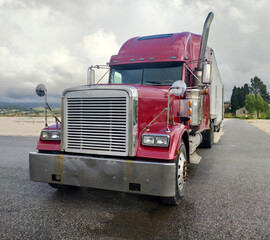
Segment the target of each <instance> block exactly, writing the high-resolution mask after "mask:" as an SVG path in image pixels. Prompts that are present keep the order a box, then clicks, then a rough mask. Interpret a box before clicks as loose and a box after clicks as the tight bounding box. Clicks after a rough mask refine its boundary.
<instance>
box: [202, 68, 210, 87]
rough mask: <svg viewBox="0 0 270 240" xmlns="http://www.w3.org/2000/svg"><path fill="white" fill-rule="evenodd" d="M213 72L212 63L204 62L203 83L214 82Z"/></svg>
mask: <svg viewBox="0 0 270 240" xmlns="http://www.w3.org/2000/svg"><path fill="white" fill-rule="evenodd" d="M211 72H212V66H211V64H210V63H204V64H203V72H202V83H203V84H211V83H212V78H211Z"/></svg>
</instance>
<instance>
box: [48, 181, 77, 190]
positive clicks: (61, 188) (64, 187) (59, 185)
mask: <svg viewBox="0 0 270 240" xmlns="http://www.w3.org/2000/svg"><path fill="white" fill-rule="evenodd" d="M48 184H49V185H50V186H51V187H52V188H55V189H58V190H65V189H71V188H76V187H74V186H70V185H63V184H55V183H48Z"/></svg>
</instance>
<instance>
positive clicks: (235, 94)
mask: <svg viewBox="0 0 270 240" xmlns="http://www.w3.org/2000/svg"><path fill="white" fill-rule="evenodd" d="M239 108H240V104H239V88H237V87H236V86H234V88H233V90H232V96H231V109H232V112H233V113H235V111H236V110H237V109H239Z"/></svg>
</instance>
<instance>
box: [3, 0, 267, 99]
mask: <svg viewBox="0 0 270 240" xmlns="http://www.w3.org/2000/svg"><path fill="white" fill-rule="evenodd" d="M269 7H270V3H269V1H266V0H262V1H255V0H249V2H248V4H247V3H246V2H244V1H234V0H229V1H223V0H215V1H213V0H205V1H200V0H194V1H189V0H174V1H166V0H159V1H154V0H149V1H145V0H138V1H124V0H114V1H109V0H100V1H98V2H94V1H87V0H81V1H79V3H78V1H74V0H66V1H54V0H47V1H34V0H27V1H26V0H0V27H1V36H0V61H1V64H0V82H1V88H0V101H3V100H5V99H9V100H10V101H12V99H13V100H16V98H17V99H21V100H23V99H25V100H30V99H36V96H35V91H34V89H35V86H36V85H37V84H38V83H44V84H46V85H47V88H48V92H49V94H50V95H51V96H54V97H55V98H57V96H59V98H60V95H61V93H62V91H63V90H64V89H65V88H68V87H71V86H76V85H82V84H85V83H86V71H87V68H88V67H89V66H90V65H95V64H104V63H106V62H108V61H109V59H110V56H111V55H113V54H116V53H117V52H118V50H119V48H120V46H121V45H122V44H123V43H124V42H125V41H126V40H127V39H129V38H131V37H134V36H144V35H151V34H158V33H170V32H182V31H191V32H194V33H198V34H201V32H202V27H203V23H204V20H205V17H206V16H207V14H208V12H210V11H213V12H214V14H215V18H214V20H213V22H212V26H211V29H210V35H209V46H211V47H212V48H213V49H214V51H215V56H216V58H217V61H218V64H219V69H220V73H221V76H222V79H223V83H224V86H225V99H226V100H228V99H229V98H230V95H231V90H232V88H233V86H234V85H236V86H242V85H243V84H244V83H249V82H250V79H251V78H253V77H254V76H255V75H257V76H258V77H260V78H261V79H262V81H264V82H265V83H266V85H267V86H268V89H269V87H270V86H269V85H270V79H269V77H268V75H269V74H267V71H268V70H267V69H268V68H269V64H270V60H269V56H270V48H268V44H269V43H268V41H269V39H270V30H269V29H268V28H267V27H266V26H267V23H268V22H270V15H269V14H268V9H269Z"/></svg>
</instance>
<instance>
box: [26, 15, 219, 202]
mask: <svg viewBox="0 0 270 240" xmlns="http://www.w3.org/2000/svg"><path fill="white" fill-rule="evenodd" d="M211 14H212V13H211ZM211 14H210V15H209V16H208V18H207V19H208V20H207V21H206V23H205V24H206V25H207V26H206V30H204V33H203V35H202V36H200V35H196V34H193V33H189V32H184V33H170V34H160V35H151V36H144V37H135V38H132V39H130V40H128V41H126V42H125V43H124V44H123V46H122V47H121V48H120V50H119V52H118V54H117V55H114V56H112V57H111V59H110V62H109V80H108V83H106V84H96V83H95V81H94V77H93V76H94V69H95V67H91V68H90V71H89V74H88V75H89V81H88V84H87V85H85V86H79V87H74V88H70V89H66V90H64V92H63V95H62V114H61V125H60V124H55V125H53V126H48V127H46V128H45V129H43V130H42V132H41V137H40V139H39V142H38V145H37V149H38V152H32V153H30V156H29V161H30V178H31V180H33V181H38V182H46V183H49V184H50V185H51V186H53V187H55V188H63V187H65V188H66V187H69V186H84V187H93V188H101V189H108V190H115V191H122V192H131V193H138V194H147V195H154V196H160V197H161V199H162V201H163V202H164V203H166V204H169V205H178V204H179V203H180V202H181V199H182V197H183V193H184V185H185V180H186V178H187V166H188V163H189V162H190V156H191V154H192V153H194V152H195V150H196V148H197V147H198V146H199V145H205V146H206V147H211V144H212V137H213V129H214V124H215V119H212V118H211V116H214V114H212V113H211V110H210V106H211V104H210V102H211V96H212V95H211V91H214V90H213V89H212V88H211V82H213V81H216V80H215V79H214V78H213V76H212V72H211V69H212V68H213V65H215V67H216V62H215V59H214V55H213V51H212V50H211V49H210V48H208V47H207V45H206V43H207V39H205V38H206V36H205V35H206V33H205V32H207V29H208V32H209V26H208V25H209V21H210V22H211V20H212V18H213V15H211ZM207 37H208V36H207ZM203 42H204V43H203ZM97 68H98V66H97ZM216 70H217V67H216ZM218 80H220V79H218ZM215 86H218V87H220V86H219V85H218V84H217V85H215ZM215 117H216V116H215ZM55 136H57V137H55Z"/></svg>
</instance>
